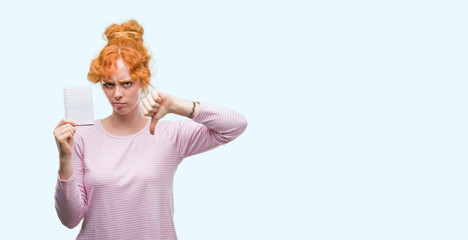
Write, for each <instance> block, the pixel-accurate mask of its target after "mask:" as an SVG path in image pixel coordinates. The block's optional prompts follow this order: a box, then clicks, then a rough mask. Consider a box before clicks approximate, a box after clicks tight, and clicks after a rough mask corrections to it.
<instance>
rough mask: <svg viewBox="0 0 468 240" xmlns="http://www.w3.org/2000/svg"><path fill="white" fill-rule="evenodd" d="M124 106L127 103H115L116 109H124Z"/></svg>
mask: <svg viewBox="0 0 468 240" xmlns="http://www.w3.org/2000/svg"><path fill="white" fill-rule="evenodd" d="M124 106H125V103H118V102H116V103H114V107H115V108H123V107H124Z"/></svg>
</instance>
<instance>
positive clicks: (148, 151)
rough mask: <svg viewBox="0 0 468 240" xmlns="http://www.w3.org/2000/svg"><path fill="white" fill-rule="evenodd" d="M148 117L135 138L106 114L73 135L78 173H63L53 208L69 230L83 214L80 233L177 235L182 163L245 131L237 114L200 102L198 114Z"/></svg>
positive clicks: (146, 236) (95, 236)
mask: <svg viewBox="0 0 468 240" xmlns="http://www.w3.org/2000/svg"><path fill="white" fill-rule="evenodd" d="M149 123H150V121H148V123H147V124H146V126H145V127H144V128H143V129H142V130H140V131H139V132H138V133H136V134H133V135H130V136H114V135H112V134H110V133H108V132H106V131H105V130H104V128H103V127H102V125H101V122H100V120H96V121H95V123H94V125H92V126H79V127H77V131H76V133H75V136H74V142H73V152H72V159H71V160H72V165H73V169H74V172H75V173H74V175H73V176H71V177H70V178H69V179H66V180H62V179H60V177H58V178H57V185H56V189H55V209H56V211H57V215H58V217H59V219H60V221H61V222H62V223H63V224H64V225H65V226H66V227H68V228H74V227H76V226H77V225H78V224H79V223H80V221H81V220H82V219H83V224H82V226H81V230H80V233H79V234H78V237H77V239H171V240H172V239H177V234H176V231H175V228H174V220H173V217H174V205H173V193H172V189H173V180H174V174H175V172H176V170H177V167H178V165H179V164H180V163H181V161H182V160H183V159H184V158H185V157H188V156H191V155H194V154H198V153H201V152H204V151H207V150H210V149H213V148H215V147H217V146H220V145H222V144H225V143H228V142H230V141H232V140H233V139H235V138H236V137H237V136H239V135H240V134H241V133H242V132H243V131H244V130H245V128H246V127H247V122H246V120H245V118H244V117H243V116H242V115H240V114H239V113H236V112H233V111H230V110H227V109H224V108H220V107H216V106H213V105H209V104H205V103H201V104H200V110H199V112H198V114H197V115H196V116H195V117H194V118H193V119H186V120H181V121H159V122H158V123H157V125H156V129H155V134H154V135H151V134H150V132H149Z"/></svg>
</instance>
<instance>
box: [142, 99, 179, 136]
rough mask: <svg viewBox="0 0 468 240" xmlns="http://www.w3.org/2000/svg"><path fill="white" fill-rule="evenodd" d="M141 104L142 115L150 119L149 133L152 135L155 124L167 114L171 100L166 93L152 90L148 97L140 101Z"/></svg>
mask: <svg viewBox="0 0 468 240" xmlns="http://www.w3.org/2000/svg"><path fill="white" fill-rule="evenodd" d="M141 102H142V103H143V105H142V110H143V114H145V116H147V117H151V124H150V133H151V134H153V135H154V129H155V127H156V123H158V121H159V119H161V118H163V117H164V116H166V114H168V113H169V110H170V108H171V106H172V103H173V99H172V97H171V96H170V95H168V94H166V93H163V92H158V91H156V90H153V91H151V92H150V93H149V94H148V96H146V97H144V98H143V99H141Z"/></svg>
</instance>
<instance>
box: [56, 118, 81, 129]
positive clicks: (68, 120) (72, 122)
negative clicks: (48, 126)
mask: <svg viewBox="0 0 468 240" xmlns="http://www.w3.org/2000/svg"><path fill="white" fill-rule="evenodd" d="M67 123H69V124H71V125H73V126H77V125H78V124H77V123H76V122H75V121H73V120H71V119H68V118H62V120H60V122H59V123H58V124H57V126H56V127H55V128H57V127H60V126H62V125H65V124H67Z"/></svg>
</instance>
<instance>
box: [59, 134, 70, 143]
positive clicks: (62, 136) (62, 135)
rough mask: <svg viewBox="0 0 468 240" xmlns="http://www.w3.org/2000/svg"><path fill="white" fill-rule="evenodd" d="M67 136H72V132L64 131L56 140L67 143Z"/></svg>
mask: <svg viewBox="0 0 468 240" xmlns="http://www.w3.org/2000/svg"><path fill="white" fill-rule="evenodd" d="M69 138H73V133H71V132H65V133H63V134H61V135H60V136H59V137H58V138H57V140H58V141H59V142H60V143H62V144H65V143H67V140H68V139H69Z"/></svg>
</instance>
